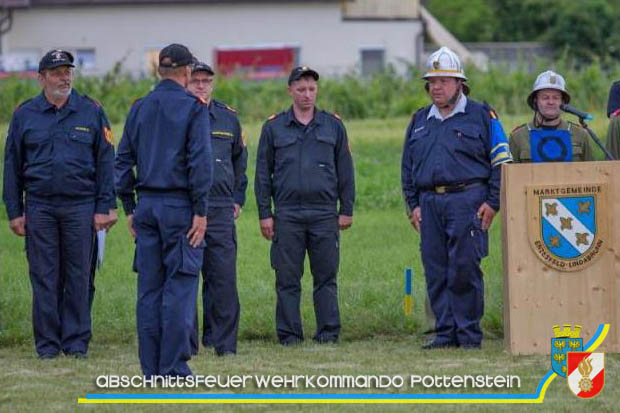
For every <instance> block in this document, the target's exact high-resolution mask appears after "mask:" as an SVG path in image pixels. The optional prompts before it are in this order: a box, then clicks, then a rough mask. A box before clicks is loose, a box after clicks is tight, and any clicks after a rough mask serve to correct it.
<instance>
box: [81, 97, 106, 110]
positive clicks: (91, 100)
mask: <svg viewBox="0 0 620 413" xmlns="http://www.w3.org/2000/svg"><path fill="white" fill-rule="evenodd" d="M84 98H85V99H86V100H89V101H90V102H91V103H93V104H94V105H95V106H97V107H98V108H102V107H103V105H102V104H101V103H100V102H99V101H98V100H97V99H94V98H91V97H90V96H88V95H84Z"/></svg>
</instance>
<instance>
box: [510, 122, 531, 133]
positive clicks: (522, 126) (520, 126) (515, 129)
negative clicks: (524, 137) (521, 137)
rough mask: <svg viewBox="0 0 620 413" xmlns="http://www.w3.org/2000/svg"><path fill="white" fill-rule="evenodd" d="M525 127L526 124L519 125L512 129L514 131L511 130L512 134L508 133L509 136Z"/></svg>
mask: <svg viewBox="0 0 620 413" xmlns="http://www.w3.org/2000/svg"><path fill="white" fill-rule="evenodd" d="M526 126H527V123H524V124H522V125H519V126H517V127H516V128H514V129H513V130H512V132H510V134H511V135H512V134H513V133H515V132H517V131H518V130H519V129H521V128H525V127H526Z"/></svg>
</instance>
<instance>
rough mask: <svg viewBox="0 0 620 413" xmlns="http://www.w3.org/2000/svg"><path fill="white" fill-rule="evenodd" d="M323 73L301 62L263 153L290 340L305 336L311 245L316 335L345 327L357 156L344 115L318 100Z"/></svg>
mask: <svg viewBox="0 0 620 413" xmlns="http://www.w3.org/2000/svg"><path fill="white" fill-rule="evenodd" d="M318 79H319V75H318V73H317V72H315V71H314V70H312V69H310V68H308V67H306V66H302V67H297V68H295V69H293V71H292V72H291V74H290V76H289V81H288V85H289V87H288V93H289V95H290V96H291V98H292V100H293V105H292V107H291V108H290V109H289V110H288V111H286V112H283V113H281V114H279V115H272V116H271V117H270V118H269V119H268V120H267V122H265V124H264V125H263V129H262V132H261V136H260V142H259V145H258V155H257V160H256V178H255V188H254V189H255V193H256V201H257V203H258V213H259V219H260V229H261V232H262V234H263V236H264V237H265V238H266V239H268V240H271V241H272V244H271V265H272V267H273V268H274V269H275V271H276V293H277V306H276V330H277V334H278V339H279V341H280V343H281V344H283V345H289V344H296V343H300V342H301V341H302V340H303V339H304V335H303V330H302V325H301V317H300V312H299V305H300V295H301V277H302V275H303V268H304V257H305V254H306V251H308V256H309V258H310V269H311V271H312V276H313V280H314V289H313V299H314V313H315V316H316V333H315V335H314V340H316V341H317V342H319V343H335V342H336V341H337V340H338V335H339V334H340V315H339V310H338V295H337V283H336V276H337V273H338V264H339V259H340V251H339V233H338V231H339V229H340V230H344V229H347V228H349V227H350V226H351V224H352V223H353V202H354V198H355V185H354V176H353V161H352V158H351V152H350V151H349V144H348V140H347V133H346V130H345V128H344V125H343V124H342V122H341V120H340V118H339V117H338V116H337V115H333V114H330V113H327V112H324V111H321V110H318V109H317V108H316V107H315V106H314V103H315V100H316V95H317V91H318V85H317V80H318ZM272 200H273V204H274V206H275V211H274V213H272ZM338 204H339V206H338ZM338 208H339V209H338Z"/></svg>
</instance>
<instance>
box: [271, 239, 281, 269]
mask: <svg viewBox="0 0 620 413" xmlns="http://www.w3.org/2000/svg"><path fill="white" fill-rule="evenodd" d="M278 246H279V245H278V236H277V235H276V234H273V238H271V249H270V250H269V261H270V262H271V268H272V269H274V270H277V267H278Z"/></svg>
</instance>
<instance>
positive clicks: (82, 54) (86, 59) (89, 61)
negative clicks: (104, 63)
mask: <svg viewBox="0 0 620 413" xmlns="http://www.w3.org/2000/svg"><path fill="white" fill-rule="evenodd" d="M75 65H76V66H77V67H78V68H80V69H82V70H91V69H94V68H95V49H77V50H76V51H75Z"/></svg>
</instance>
